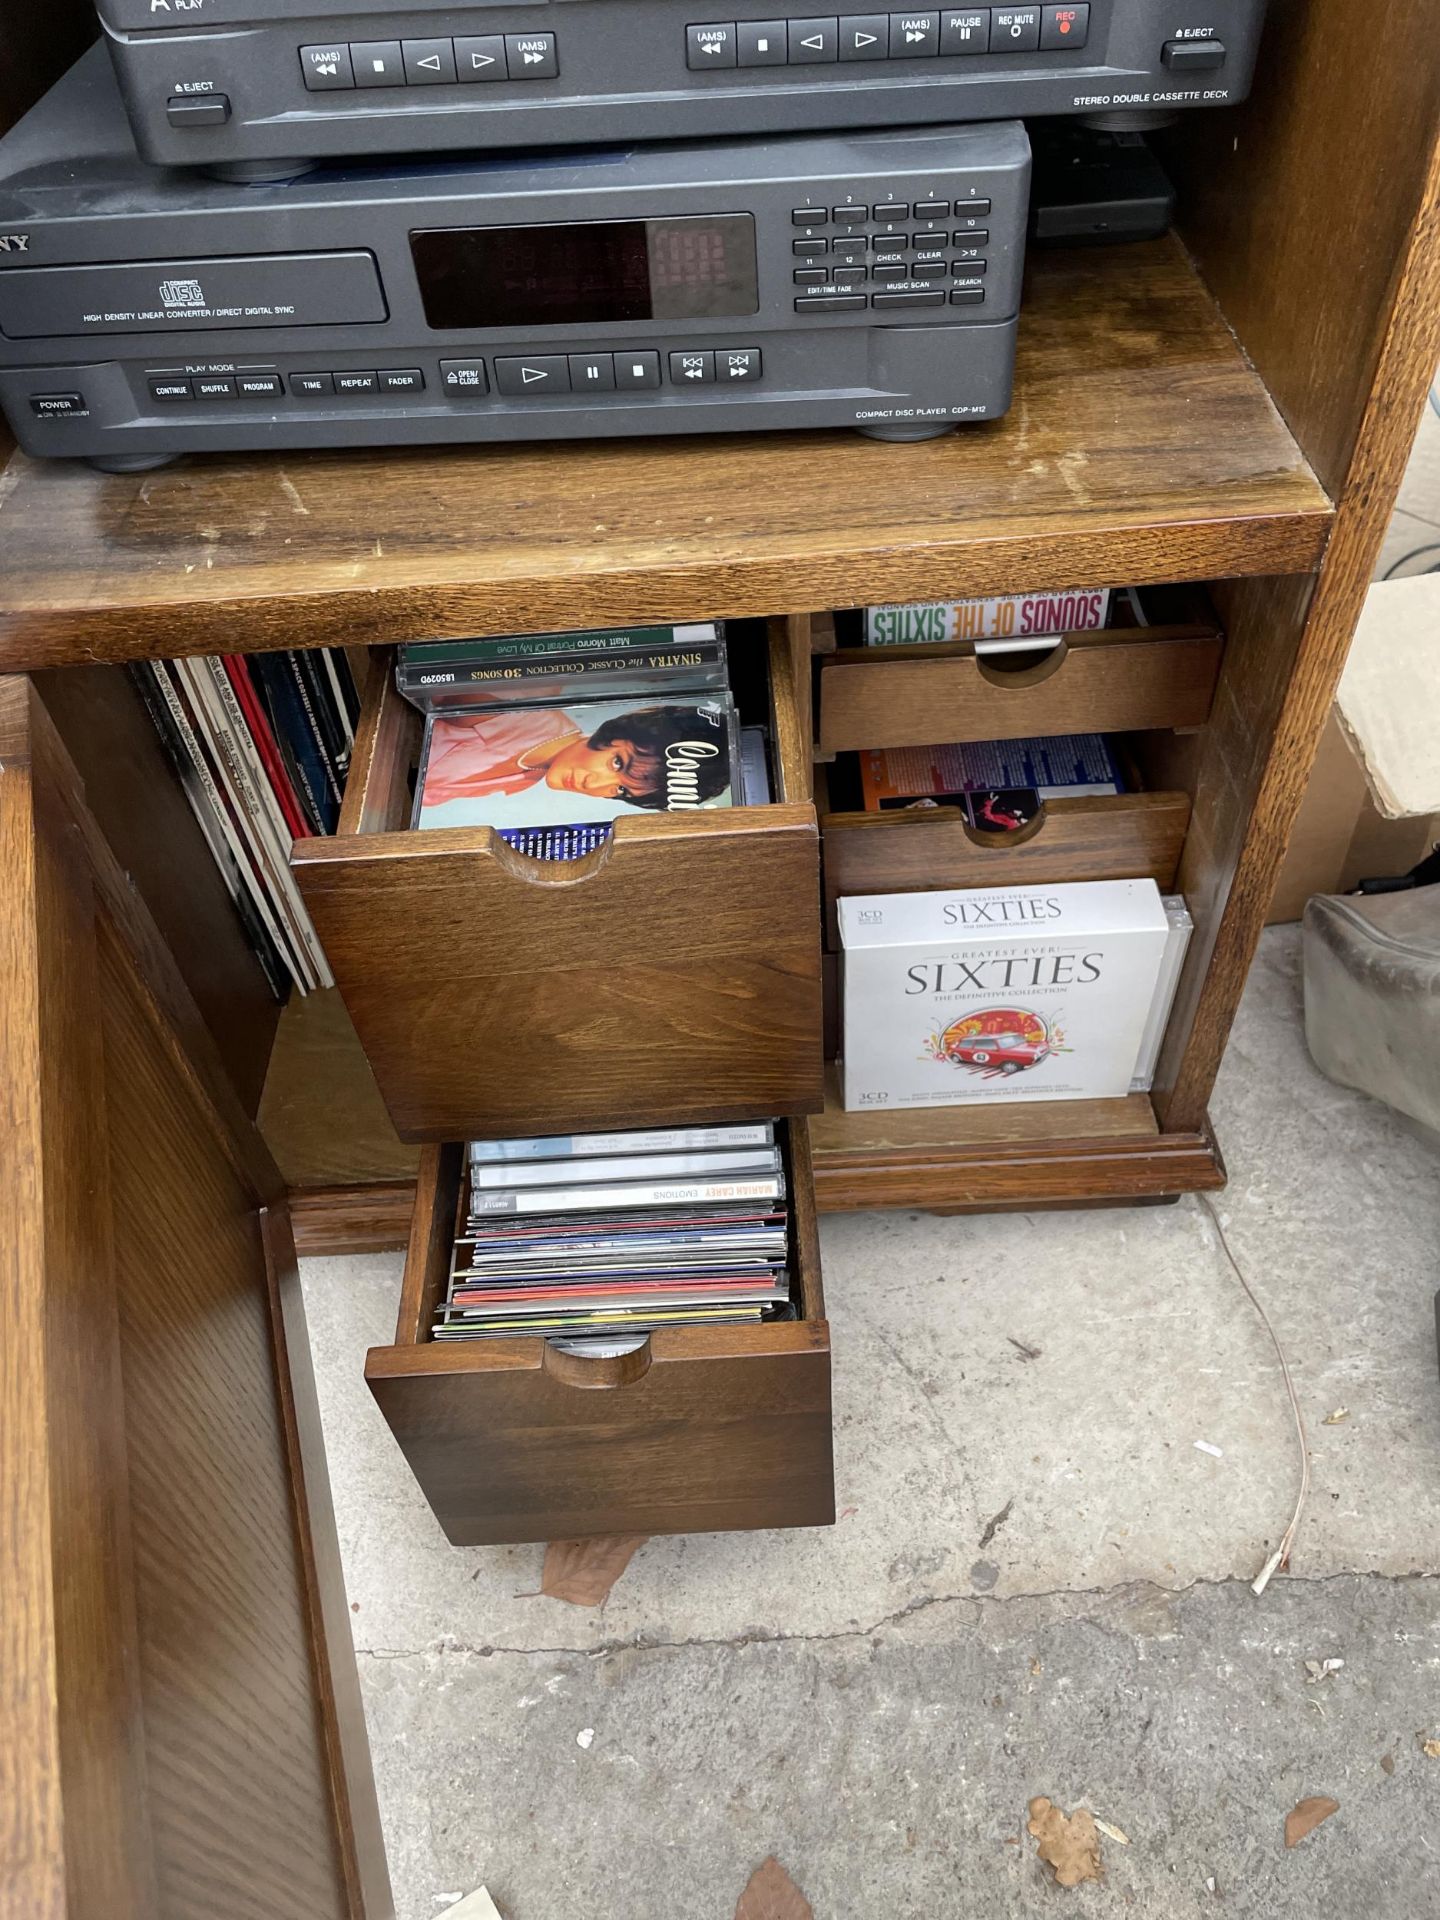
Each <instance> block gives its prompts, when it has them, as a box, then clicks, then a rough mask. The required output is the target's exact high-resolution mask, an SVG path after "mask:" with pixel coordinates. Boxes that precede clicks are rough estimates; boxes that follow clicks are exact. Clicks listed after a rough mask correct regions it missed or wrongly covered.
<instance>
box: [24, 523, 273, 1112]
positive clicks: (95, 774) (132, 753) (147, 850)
mask: <svg viewBox="0 0 1440 1920" xmlns="http://www.w3.org/2000/svg"><path fill="white" fill-rule="evenodd" d="M0 526H3V518H0ZM35 684H36V686H37V688H38V690H39V693H40V697H41V699H42V700H43V701H44V703H45V708H46V711H47V712H48V713H49V715H50V718H51V719H52V720H53V721H54V723H55V726H56V728H57V730H58V732H59V734H60V738H61V739H62V740H63V741H64V743H65V749H66V752H67V753H68V754H69V756H70V758H71V760H73V761H74V763H75V767H76V771H77V772H78V773H79V775H80V778H81V780H82V782H83V783H84V787H85V796H86V803H87V805H88V807H89V809H90V812H91V813H92V814H93V815H94V817H95V821H96V824H97V825H98V826H99V828H100V831H101V834H102V835H103V836H104V838H105V841H106V843H107V845H108V846H109V847H110V848H111V850H112V851H113V853H114V854H115V857H116V859H117V860H118V861H119V862H120V865H121V866H122V867H123V868H124V869H125V871H126V872H127V873H128V874H129V875H130V878H131V880H132V882H133V883H134V885H135V887H136V888H137V889H138V891H139V893H140V896H141V898H142V899H143V900H144V902H145V906H146V908H147V909H148V911H149V913H150V915H151V917H152V918H153V920H154V921H155V924H156V926H157V928H158V929H159V931H160V936H161V938H162V939H163V940H164V942H165V945H166V946H167V947H168V948H169V950H170V952H171V954H172V956H173V957H174V960H175V964H176V966H177V967H178V968H179V970H180V974H181V977H182V978H183V980H184V982H185V985H186V987H187V988H188V989H189V991H190V993H191V995H192V996H193V998H194V1000H195V1004H196V1005H197V1006H198V1007H199V1009H200V1012H201V1015H202V1016H203V1018H204V1021H205V1024H206V1026H207V1027H208V1028H209V1029H210V1035H211V1038H212V1039H213V1040H214V1042H215V1046H216V1049H217V1051H218V1052H219V1054H220V1058H221V1060H222V1061H223V1063H224V1067H225V1071H226V1073H227V1074H228V1075H229V1076H230V1079H231V1080H232V1081H233V1082H234V1085H235V1088H236V1091H237V1092H238V1093H239V1095H240V1098H241V1100H242V1102H243V1103H244V1105H245V1106H246V1108H247V1109H248V1111H249V1112H251V1113H252V1114H253V1113H254V1111H255V1108H256V1105H257V1103H258V1101H259V1098H260V1089H261V1086H262V1084H263V1081H264V1076H265V1061H266V1056H267V1055H268V1053H269V1051H270V1047H271V1043H272V1041H273V1039H274V1036H275V1028H276V1024H277V1022H278V1020H279V1018H280V1006H279V1003H278V1002H277V1001H276V999H275V996H274V994H273V993H272V992H271V991H270V987H269V983H268V982H267V981H266V978H265V975H264V972H263V971H262V969H261V966H260V962H259V961H258V960H257V959H256V958H255V954H254V950H253V949H252V948H251V946H250V942H249V939H248V937H247V935H246V933H245V929H244V926H243V925H242V923H241V920H240V916H239V914H238V913H237V912H236V911H235V904H234V902H233V901H232V899H231V898H230V892H229V889H228V888H227V887H226V885H225V882H224V880H223V879H222V878H221V877H220V871H219V868H218V867H217V866H216V865H215V856H214V855H213V854H212V853H211V851H210V847H209V844H208V842H207V841H206V839H205V836H204V834H203V833H202V832H201V830H200V825H199V822H198V821H197V820H196V818H195V815H194V814H193V813H192V812H191V810H190V804H189V802H188V801H187V800H186V798H185V794H184V791H183V790H182V788H181V786H180V782H179V780H178V779H177V778H176V776H175V772H174V769H173V768H172V767H171V765H170V762H169V760H168V758H167V757H166V754H165V750H164V748H163V747H162V746H161V744H160V736H159V735H158V734H157V733H156V731H155V726H154V723H153V721H152V720H151V718H150V716H149V714H148V713H147V712H146V711H145V707H144V704H143V702H142V701H141V699H140V696H139V694H138V693H137V692H136V691H135V689H134V687H133V686H132V685H131V684H130V680H129V677H128V675H127V674H126V672H125V670H124V669H123V668H121V667H81V668H71V669H67V670H66V671H64V672H60V671H58V670H57V671H55V672H52V673H44V674H38V675H37V676H36V681H35Z"/></svg>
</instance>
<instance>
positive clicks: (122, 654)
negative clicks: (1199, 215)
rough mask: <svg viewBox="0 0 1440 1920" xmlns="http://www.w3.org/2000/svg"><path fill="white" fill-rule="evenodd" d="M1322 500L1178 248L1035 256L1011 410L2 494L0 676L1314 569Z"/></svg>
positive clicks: (1323, 523)
mask: <svg viewBox="0 0 1440 1920" xmlns="http://www.w3.org/2000/svg"><path fill="white" fill-rule="evenodd" d="M1331 518H1332V509H1331V505H1330V502H1329V499H1328V498H1327V496H1326V494H1325V492H1324V490H1323V489H1322V487H1321V486H1320V484H1319V482H1318V481H1317V480H1316V478H1315V476H1314V474H1313V473H1312V472H1311V470H1310V468H1309V467H1308V466H1307V464H1306V462H1305V459H1304V457H1303V455H1302V454H1301V452H1300V449H1299V448H1298V446H1297V445H1296V443H1295V441H1294V440H1293V439H1292V438H1291V436H1290V434H1289V432H1288V431H1287V430H1286V428H1285V426H1284V424H1283V422H1282V420H1281V418H1280V415H1279V414H1278V412H1277V411H1276V409H1275V407H1274V405H1273V404H1272V402H1271V400H1270V397H1269V395H1268V393H1267V392H1266V390H1265V386H1264V384H1263V382H1262V381H1261V379H1260V378H1259V376H1258V375H1257V374H1256V372H1255V370H1254V369H1253V367H1252V366H1251V365H1250V363H1249V362H1248V361H1247V359H1246V358H1245V355H1244V353H1243V352H1242V350H1241V348H1240V346H1239V345H1238V343H1237V342H1236V340H1235V337H1234V335H1233V334H1232V333H1231V331H1230V330H1229V328H1228V327H1227V326H1226V324H1225V321H1224V318H1223V317H1222V315H1221V313H1220V311H1219V309H1218V307H1217V306H1216V304H1215V302H1214V300H1213V299H1212V298H1211V296H1210V294H1209V293H1208V292H1207V290H1206V288H1205V286H1204V284H1203V282H1202V281H1201V279H1200V277H1199V274H1198V273H1197V271H1196V269H1195V267H1194V266H1193V264H1192V263H1191V261H1190V259H1189V256H1188V255H1187V254H1186V253H1185V251H1184V249H1183V248H1182V247H1181V245H1180V244H1179V242H1178V241H1177V240H1175V239H1173V238H1171V239H1166V240H1162V241H1156V242H1153V243H1150V244H1147V245H1144V246H1134V247H1127V248H1103V249H1095V250H1089V249H1085V250H1079V251H1076V252H1067V253H1051V254H1045V253H1042V254H1040V255H1037V256H1036V258H1035V260H1034V261H1033V263H1032V266H1031V272H1030V286H1029V290H1028V294H1027V302H1026V306H1025V310H1024V315H1023V318H1022V322H1021V334H1020V356H1019V364H1018V368H1017V375H1016V393H1015V404H1014V407H1013V409H1012V410H1011V412H1010V414H1009V415H1008V416H1007V417H1006V418H1005V419H1004V420H1002V421H997V422H995V423H993V424H991V425H988V426H977V427H971V428H967V429H965V430H963V431H961V432H959V433H954V434H949V435H947V436H946V437H945V438H944V439H941V440H935V441H930V442H926V443H924V444H922V445H912V446H891V445H882V444H880V443H877V442H872V441H867V440H864V439H862V438H860V437H859V436H858V435H856V434H852V433H820V434H774V435H767V434H756V435H749V436H743V437H741V436H729V435H717V436H715V437H702V438H695V439H685V440H678V439H677V440H670V441H664V440H632V441H609V442H598V441H597V442H586V443H579V444H575V443H569V444H561V443H552V444H543V445H536V446H529V447H495V448H466V449H459V450H447V451H444V452H434V451H414V452H401V453H397V452H394V451H382V452H371V453H359V454H345V455H335V454H315V455H282V454H259V455H245V456H227V457H205V458H201V457H193V458H191V459H189V460H187V461H185V462H183V463H180V464H178V465H176V466H175V467H173V468H167V469H164V470H162V471H160V472H157V473H152V474H146V475H127V476H113V475H111V476H107V475H102V474H97V473H95V472H93V471H92V470H91V469H89V468H88V467H84V466H81V465H78V464H75V463H70V462H37V461H33V460H30V459H27V458H25V457H24V456H17V457H16V458H15V459H14V460H13V461H12V463H11V465H10V468H9V470H8V472H7V473H6V474H5V475H4V476H3V478H0V534H3V537H4V544H5V551H6V555H7V572H6V578H5V581H4V584H3V587H0V669H3V670H7V671H8V670H17V669H23V668H32V667H42V666H59V665H65V664H69V663H75V662H88V661H96V660H123V659H130V658H135V657H144V656H147V655H164V656H174V655H176V654H183V653H195V652H215V651H217V650H219V649H221V648H224V649H233V650H237V651H238V650H248V649H255V650H262V649H265V648H268V647H284V646H294V645H297V644H302V645H334V644H346V645H355V644H367V643H371V644H373V643H387V642H393V641H398V640H405V639H409V638H413V637H414V636H416V635H424V636H426V637H427V638H431V637H441V638H444V637H447V636H463V635H468V634H475V633H485V632H503V631H507V630H514V629H515V628H523V629H529V630H531V631H534V630H536V629H540V628H547V627H557V628H559V627H579V626H589V625H603V624H608V623H613V622H619V621H623V622H634V621H639V620H646V619H692V618H707V619H708V618H713V617H716V616H740V615H746V614H770V613H776V612H781V611H800V610H809V609H817V608H822V607H829V606H855V605H861V604H864V603H866V602H871V601H881V600H894V599H907V598H908V599H924V598H929V597H936V596H944V595H950V594H963V593H974V592H982V591H983V592H1003V591H1007V590H1024V589H1030V588H1037V587H1044V586H1065V587H1073V586H1091V585H1110V584H1114V583H1117V582H1119V583H1142V582H1147V581H1157V580H1181V579H1186V580H1198V579H1208V578H1219V577H1227V576H1228V577H1231V578H1236V577H1240V576H1242V575H1256V574H1285V573H1301V572H1308V571H1309V570H1310V569H1311V568H1312V567H1313V566H1314V565H1315V564H1316V563H1317V561H1318V559H1319V557H1320V555H1321V553H1322V551H1323V549H1324V546H1325V541H1326V538H1327V534H1328V531H1329V527H1330V523H1331Z"/></svg>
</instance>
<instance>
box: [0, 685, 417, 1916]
mask: <svg viewBox="0 0 1440 1920" xmlns="http://www.w3.org/2000/svg"><path fill="white" fill-rule="evenodd" d="M0 953H3V954H4V956H5V964H4V965H3V966H0V1040H3V1044H0V1110H3V1111H4V1113H5V1115H6V1120H7V1136H6V1142H5V1151H4V1153H3V1154H0V1218H3V1219H4V1222H5V1231H4V1234H3V1236H0V1240H3V1246H0V1265H3V1268H4V1284H3V1286H0V1404H3V1406H4V1409H5V1419H4V1432H3V1437H0V1515H3V1520H0V1587H3V1591H4V1596H5V1599H4V1605H3V1608H0V1621H3V1627H0V1637H3V1655H0V1738H3V1741H4V1747H5V1753H6V1763H5V1778H6V1789H5V1823H6V1843H5V1847H4V1851H3V1861H0V1866H3V1872H0V1908H3V1910H4V1912H5V1914H6V1915H7V1920H8V1916H10V1915H12V1914H13V1915H14V1916H15V1920H22V1916H23V1917H24V1920H31V1917H32V1916H33V1917H34V1920H39V1917H40V1916H42V1915H43V1916H45V1920H51V1916H54V1920H61V1916H65V1917H66V1920H157V1917H159V1920H170V1916H175V1917H176V1920H179V1916H182V1915H185V1916H188V1915H197V1916H198V1915H200V1914H213V1915H216V1916H224V1920H250V1916H255V1920H259V1916H261V1915H264V1916H265V1920H320V1917H322V1916H323V1920H342V1917H343V1916H349V1917H350V1920H387V1916H388V1915H389V1914H390V1913H391V1912H392V1911H393V1909H392V1907H391V1904H390V1897H389V1889H388V1885H387V1883H386V1875H385V1865H384V1855H383V1850H382V1848H381V1844H380V1832H379V1820H378V1813H377V1809H376V1804H375V1794H374V1787H373V1784H372V1782H371V1778H370V1769H369V1758H368V1753H367V1751H366V1743H365V1727H364V1719H363V1715H362V1712H361V1706H360V1698H359V1686H358V1681H357V1678H356V1672H355V1656H354V1652H353V1649H352V1646H351V1641H350V1617H349V1611H348V1609H347V1607H346V1604H345V1595H344V1589H343V1585H342V1581H341V1573H340V1560H339V1549H338V1545H337V1542H336V1538H335V1527H334V1521H333V1518H332V1515H331V1511H330V1501H329V1490H328V1485H327V1481H326V1475H325V1461H324V1452H323V1446H322V1443H321V1436H320V1423H319V1414H318V1410H317V1408H316V1404H315V1394H314V1386H313V1382H312V1379H311V1374H310V1354H309V1347H308V1345H307V1340H306V1333H305V1321H304V1314H303V1311H302V1308H301V1303H300V1292H299V1279H298V1276H297V1273H296V1268H295V1255H294V1248H293V1244H292V1242H291V1237H290V1225H289V1219H288V1214H287V1209H286V1204H285V1193H284V1188H283V1186H282V1185H281V1182H280V1180H279V1177H278V1175H277V1173H276V1171H275V1168H274V1166H273V1164H272V1163H271V1161H270V1158H269V1155H268V1154H267V1153H266V1151H265V1148H264V1145H263V1143H262V1142H261V1140H260V1139H259V1137H258V1135H257V1134H256V1132H255V1130H254V1128H253V1126H252V1125H251V1123H250V1122H249V1120H248V1119H247V1117H246V1115H245V1114H244V1112H243V1110H242V1108H241V1107H240V1104H239V1101H238V1100H237V1098H236V1096H235V1094H234V1092H233V1090H232V1088H231V1085H230V1082H229V1080H228V1078H227V1077H226V1074H225V1072H224V1070H223V1068H222V1066H221V1064H220V1059H219V1056H218V1055H217V1053H216V1051H215V1049H214V1047H213V1045H212V1044H211V1042H210V1039H209V1036H208V1034H207V1033H206V1031H205V1028H204V1026H203V1024H202V1023H201V1021H200V1018H199V1016H198V1014H197V1013H196V1010H195V1006H194V1003H193V1002H192V1001H191V1000H190V998H189V996H188V994H187V993H186V991H185V988H184V986H183V984H182V983H181V982H180V980H179V978H178V976H177V974H176V970H175V967H174V964H173V961H172V960H171V958H170V955H169V953H168V952H167V950H166V948H165V947H164V945H163V944H162V943H161V941H160V939H159V936H158V934H157V933H156V930H155V926H154V923H153V921H152V920H151V919H150V917H149V915H148V914H147V913H146V911H145V909H144V908H143V906H141V905H140V903H139V902H138V900H137V899H136V896H135V894H134V892H133V890H132V888H131V886H130V884H129V881H128V878H127V876H126V875H125V874H124V873H123V872H122V871H121V870H120V868H119V867H118V865H117V864H116V862H115V860H114V858H113V856H112V855H111V854H110V852H109V849H108V848H107V847H106V846H105V844H104V842H103V840H102V839H101V836H100V834H99V832H98V830H97V828H96V826H95V823H94V820H93V818H92V816H91V814H90V812H89V809H88V808H87V806H86V804H85V797H84V793H83V791H82V789H81V786H80V783H79V781H78V779H77V777H76V774H75V770H74V768H73V765H72V764H71V762H70V760H69V758H68V756H67V755H66V753H65V750H64V748H63V747H62V746H61V744H60V741H59V739H58V737H57V735H56V733H55V731H54V728H53V727H52V726H51V724H50V722H49V720H48V718H47V716H46V714H45V712H44V710H43V708H42V707H41V705H40V702H39V700H38V698H37V696H36V695H35V694H34V692H33V690H32V689H31V688H30V687H29V686H28V684H27V683H26V682H25V681H24V680H20V679H10V680H6V681H4V682H3V683H0Z"/></svg>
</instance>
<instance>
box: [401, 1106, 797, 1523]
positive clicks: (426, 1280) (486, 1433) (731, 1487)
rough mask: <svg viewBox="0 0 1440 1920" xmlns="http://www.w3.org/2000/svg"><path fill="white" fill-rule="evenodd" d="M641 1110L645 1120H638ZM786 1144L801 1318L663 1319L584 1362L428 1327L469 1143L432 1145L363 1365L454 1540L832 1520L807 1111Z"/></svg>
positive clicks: (441, 1288) (545, 1347)
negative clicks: (615, 1354) (405, 1247)
mask: <svg viewBox="0 0 1440 1920" xmlns="http://www.w3.org/2000/svg"><path fill="white" fill-rule="evenodd" d="M647 1118H648V1116H647ZM777 1131H778V1132H779V1134H780V1135H781V1136H783V1138H784V1140H785V1142H786V1149H787V1150H786V1166H787V1175H788V1185H789V1190H790V1216H791V1243H792V1260H791V1282H792V1292H793V1294H794V1297H795V1301H796V1311H797V1313H798V1315H799V1318H798V1319H795V1320H785V1321H776V1322H773V1323H770V1324H767V1325H764V1326H759V1327H703V1328H702V1327H669V1328H664V1329H662V1330H660V1331H658V1332H656V1333H653V1334H651V1336H650V1338H649V1339H648V1341H647V1342H646V1344H645V1345H644V1346H643V1347H642V1348H639V1349H638V1350H637V1351H635V1352H634V1353H629V1354H625V1355H623V1356H621V1357H620V1358H619V1359H613V1360H591V1359H584V1358H580V1357H577V1356H576V1355H573V1354H566V1353H561V1352H559V1351H557V1350H556V1349H555V1348H554V1347H552V1346H551V1345H550V1344H549V1343H548V1342H547V1341H544V1340H540V1339H533V1340H532V1339H495V1340H476V1341H473V1342H470V1341H467V1342H451V1343H447V1342H443V1341H435V1340H432V1339H431V1338H430V1327H431V1324H432V1321H433V1317H434V1312H435V1307H436V1303H437V1301H439V1300H441V1299H443V1297H444V1293H445V1285H446V1278H447V1274H448V1270H449V1261H450V1250H451V1246H452V1243H453V1238H454V1233H455V1225H456V1215H457V1210H458V1207H459V1204H460V1199H461V1183H462V1178H463V1157H464V1149H463V1148H462V1147H460V1146H445V1147H431V1148H428V1149H427V1150H426V1152H425V1154H424V1155H423V1157H422V1159H421V1165H420V1184H419V1190H418V1193H417V1196H416V1203H415V1217H414V1225H413V1227H412V1230H411V1236H410V1250H409V1254H408V1256H407V1259H406V1265H405V1286H404V1292H403V1294H402V1297H401V1303H400V1322H399V1326H398V1327H397V1329H396V1335H395V1345H394V1346H393V1347H376V1348H374V1349H372V1351H371V1353H370V1355H369V1358H368V1360H367V1362H366V1367H365V1377H366V1379H367V1380H368V1382H369V1384H370V1390H371V1392H372V1393H373V1394H374V1395H375V1398H376V1401H377V1402H378V1403H379V1407H380V1411H381V1412H382V1413H383V1414H384V1416H385V1418H386V1420H387V1421H389V1423H390V1427H391V1430H392V1432H393V1433H394V1435H395V1438H396V1439H397V1440H398V1441H399V1443H400V1447H401V1449H402V1451H403V1452H404V1454H405V1458H406V1459H407V1460H408V1462H409V1463H410V1469H411V1471H412V1472H413V1473H414V1475H415V1478H416V1480H417V1481H418V1482H419V1483H420V1487H421V1490H422V1491H423V1492H424V1494H425V1497H426V1499H427V1500H428V1501H429V1502H430V1505H431V1506H432V1507H433V1508H434V1510H435V1515H436V1518H437V1519H438V1520H439V1522H440V1524H441V1526H442V1527H443V1528H444V1529H445V1533H446V1536H447V1537H448V1538H449V1539H450V1541H451V1542H452V1543H453V1544H454V1545H456V1546H484V1545H490V1544H495V1543H499V1542H505V1541H516V1540H560V1539H572V1538H578V1537H581V1536H584V1535H588V1534H607V1533H709V1532H723V1531H728V1530H731V1529H740V1528H748V1527H810V1526H826V1525H828V1524H829V1523H830V1522H831V1521H832V1520H833V1519H834V1518H835V1483H834V1468H833V1464H832V1457H831V1432H830V1331H829V1328H828V1327H827V1325H826V1323H825V1303H824V1296H823V1293H822V1290H821V1281H820V1253H819V1239H818V1235H817V1232H816V1224H815V1183H814V1176H813V1174H812V1172H811V1166H810V1142H809V1135H808V1131H807V1129H806V1125H805V1122H804V1121H795V1122H792V1123H791V1124H790V1125H789V1126H788V1127H781V1128H780V1129H778V1130H777Z"/></svg>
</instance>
